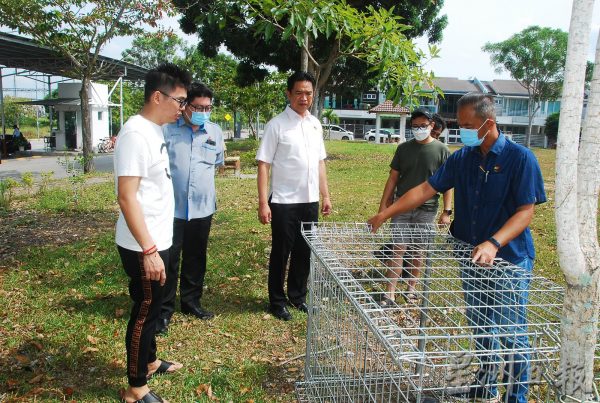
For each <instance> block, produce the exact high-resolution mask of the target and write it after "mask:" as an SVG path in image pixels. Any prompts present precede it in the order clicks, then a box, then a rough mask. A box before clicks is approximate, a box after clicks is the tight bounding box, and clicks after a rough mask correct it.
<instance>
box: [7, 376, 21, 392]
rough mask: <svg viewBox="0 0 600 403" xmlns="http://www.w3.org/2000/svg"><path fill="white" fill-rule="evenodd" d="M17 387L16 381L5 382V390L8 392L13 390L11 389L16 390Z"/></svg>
mask: <svg viewBox="0 0 600 403" xmlns="http://www.w3.org/2000/svg"><path fill="white" fill-rule="evenodd" d="M18 385H19V382H18V381H16V380H14V379H8V380H7V381H6V388H7V389H8V390H13V389H15V388H16V387H17V386H18Z"/></svg>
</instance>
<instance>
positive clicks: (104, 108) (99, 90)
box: [55, 82, 109, 150]
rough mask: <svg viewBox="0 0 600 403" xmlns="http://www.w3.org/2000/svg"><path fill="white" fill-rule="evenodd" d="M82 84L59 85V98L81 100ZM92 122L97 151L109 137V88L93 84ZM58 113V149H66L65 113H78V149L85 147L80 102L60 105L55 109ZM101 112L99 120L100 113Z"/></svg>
mask: <svg viewBox="0 0 600 403" xmlns="http://www.w3.org/2000/svg"><path fill="white" fill-rule="evenodd" d="M80 89H81V83H80V82H79V83H59V84H58V97H59V98H79V91H80ZM89 97H90V114H91V116H90V118H91V119H90V120H91V130H92V146H93V147H94V149H97V147H98V143H100V140H102V139H103V138H105V137H108V136H109V124H108V113H109V109H108V86H107V85H104V84H98V83H92V85H91V88H90V94H89ZM55 110H56V111H57V112H58V122H59V131H58V132H57V133H56V149H57V150H62V149H64V148H65V145H66V141H65V116H64V112H65V111H73V112H76V114H77V115H76V121H77V123H76V128H77V129H76V130H77V149H81V148H82V147H83V137H82V133H83V130H82V128H81V125H82V118H81V107H80V102H79V101H73V103H69V104H58V105H56V107H55ZM99 112H101V118H100V119H99V115H98V113H99Z"/></svg>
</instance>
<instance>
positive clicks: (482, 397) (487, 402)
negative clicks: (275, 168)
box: [447, 386, 501, 403]
mask: <svg viewBox="0 0 600 403" xmlns="http://www.w3.org/2000/svg"><path fill="white" fill-rule="evenodd" d="M447 396H448V397H451V398H452V399H454V401H457V402H470V403H474V402H476V403H500V402H501V399H500V393H499V392H498V391H496V392H494V391H491V390H489V389H488V388H485V387H481V386H475V387H471V388H469V390H468V391H465V392H458V393H450V394H448V395H447Z"/></svg>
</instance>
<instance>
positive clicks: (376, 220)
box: [367, 214, 385, 233]
mask: <svg viewBox="0 0 600 403" xmlns="http://www.w3.org/2000/svg"><path fill="white" fill-rule="evenodd" d="M384 222H385V220H384V219H383V218H382V216H381V214H377V215H374V216H373V217H371V218H369V219H368V220H367V225H368V227H369V230H370V231H371V232H372V233H376V232H377V230H378V229H379V227H381V225H382V224H383V223H384Z"/></svg>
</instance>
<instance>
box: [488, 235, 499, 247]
mask: <svg viewBox="0 0 600 403" xmlns="http://www.w3.org/2000/svg"><path fill="white" fill-rule="evenodd" d="M488 241H490V242H491V243H492V245H494V246H495V247H496V248H498V249H500V247H501V246H502V245H500V242H498V241H497V240H496V238H494V237H493V236H491V237H489V238H488Z"/></svg>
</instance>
